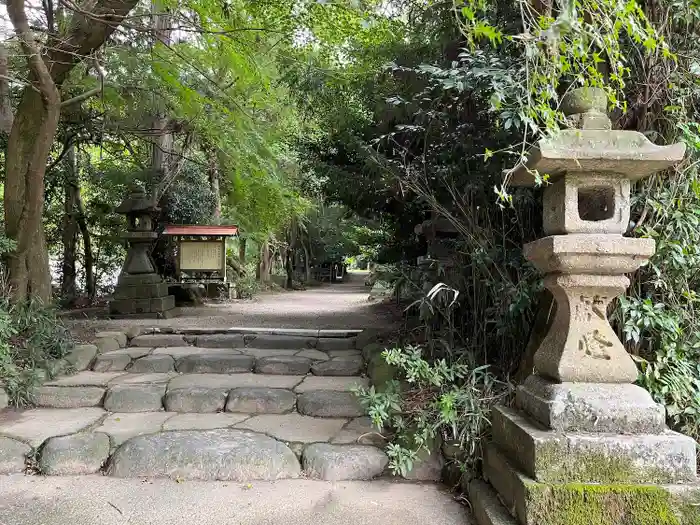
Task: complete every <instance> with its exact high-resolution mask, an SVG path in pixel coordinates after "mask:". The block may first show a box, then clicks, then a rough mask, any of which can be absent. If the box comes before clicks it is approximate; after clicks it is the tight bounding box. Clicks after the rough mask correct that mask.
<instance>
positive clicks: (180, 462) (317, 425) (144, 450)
mask: <svg viewBox="0 0 700 525" xmlns="http://www.w3.org/2000/svg"><path fill="white" fill-rule="evenodd" d="M383 444H384V440H383V438H382V437H381V436H380V435H379V434H378V433H376V432H375V431H374V429H373V427H372V425H371V422H370V421H369V419H368V418H366V417H346V418H332V419H331V418H315V417H310V416H306V415H301V414H298V413H287V414H255V413H228V412H219V413H212V414H183V413H176V412H163V411H157V412H141V413H109V412H107V411H105V410H103V409H100V408H94V407H87V408H78V409H46V408H38V409H31V410H25V411H14V412H4V413H3V414H2V416H0V474H9V473H14V472H22V471H24V469H25V468H28V467H29V466H32V465H33V466H34V468H36V469H37V470H38V471H39V472H41V473H43V474H47V475H75V474H91V473H97V472H104V473H106V474H107V475H110V476H115V477H166V478H173V479H183V480H184V479H198V480H235V481H253V480H275V479H283V478H296V477H300V476H304V477H310V478H318V479H326V480H350V479H371V478H374V477H377V476H380V475H382V474H383V473H384V472H385V469H386V466H387V464H388V458H387V456H386V455H385V454H384V452H383V451H382V450H381V449H380V448H377V447H381V446H383Z"/></svg>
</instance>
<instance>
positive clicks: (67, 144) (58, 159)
mask: <svg viewBox="0 0 700 525" xmlns="http://www.w3.org/2000/svg"><path fill="white" fill-rule="evenodd" d="M73 139H75V134H73V135H69V136H68V138H66V141H65V142H64V143H63V150H61V153H60V154H59V155H58V157H56V159H55V160H54V161H53V162H52V163H51V164H49V165H48V166H47V167H46V173H49V172H51V171H52V170H53V169H54V168H55V167H56V166H58V163H59V162H61V161H62V160H63V157H65V156H66V153H68V150H69V149H70V148H71V146H73V145H74V143H73Z"/></svg>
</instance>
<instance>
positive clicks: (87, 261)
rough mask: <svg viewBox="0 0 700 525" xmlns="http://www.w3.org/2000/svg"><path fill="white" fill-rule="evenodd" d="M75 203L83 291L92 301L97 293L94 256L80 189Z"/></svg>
mask: <svg viewBox="0 0 700 525" xmlns="http://www.w3.org/2000/svg"><path fill="white" fill-rule="evenodd" d="M75 203H76V206H77V208H78V217H77V219H78V227H79V228H80V235H81V236H82V238H83V255H84V261H83V266H84V267H85V291H86V292H87V295H88V298H89V299H90V302H92V301H94V299H95V295H96V293H97V279H96V277H95V257H94V255H93V252H92V235H90V230H89V229H88V225H87V218H86V216H85V206H84V205H83V199H82V198H81V197H80V191H78V194H77V198H76V202H75Z"/></svg>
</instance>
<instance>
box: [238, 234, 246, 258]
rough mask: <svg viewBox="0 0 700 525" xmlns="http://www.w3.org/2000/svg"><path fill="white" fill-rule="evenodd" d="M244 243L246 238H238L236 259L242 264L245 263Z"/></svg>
mask: <svg viewBox="0 0 700 525" xmlns="http://www.w3.org/2000/svg"><path fill="white" fill-rule="evenodd" d="M245 245H246V239H243V238H240V237H239V239H238V260H239V261H241V264H242V265H245V247H246V246H245Z"/></svg>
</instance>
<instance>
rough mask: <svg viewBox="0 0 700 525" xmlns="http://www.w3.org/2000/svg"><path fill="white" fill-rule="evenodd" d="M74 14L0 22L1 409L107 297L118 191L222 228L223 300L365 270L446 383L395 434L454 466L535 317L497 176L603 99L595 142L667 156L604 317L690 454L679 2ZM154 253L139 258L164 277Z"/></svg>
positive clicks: (17, 9)
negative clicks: (76, 309)
mask: <svg viewBox="0 0 700 525" xmlns="http://www.w3.org/2000/svg"><path fill="white" fill-rule="evenodd" d="M81 6H82V4H80V5H79V4H75V3H73V2H69V1H67V0H61V1H58V0H43V1H42V2H41V3H38V2H37V3H25V2H24V1H23V0H8V2H7V12H6V14H5V15H4V22H5V23H4V25H3V31H4V33H3V37H4V39H3V43H2V47H0V120H1V122H0V124H1V125H0V128H1V129H2V133H1V136H2V139H1V140H2V147H1V148H0V155H2V157H3V158H2V162H0V166H2V170H3V171H2V173H0V191H1V192H2V194H3V209H2V214H3V217H4V221H3V229H2V230H0V253H1V254H2V255H3V265H2V279H3V281H2V285H3V290H4V298H3V299H2V302H1V303H0V336H2V337H1V338H0V379H2V380H4V381H5V382H6V383H7V384H10V385H15V387H14V388H15V389H16V390H17V392H18V394H17V395H16V396H15V398H16V399H17V400H21V399H23V397H22V395H20V393H19V392H20V391H21V389H22V387H21V385H27V384H30V383H31V381H34V380H35V379H36V378H37V375H36V374H35V369H36V368H37V367H39V366H40V365H41V364H42V363H43V362H44V361H46V360H47V359H51V358H55V357H60V356H61V355H62V352H64V351H65V348H66V345H68V344H69V342H68V341H67V340H66V338H65V337H64V335H62V334H64V332H63V331H62V330H61V328H60V324H57V323H56V320H55V317H54V316H53V315H54V314H53V313H51V310H47V307H48V305H50V304H57V305H60V306H61V307H73V306H85V305H88V304H92V303H94V302H95V301H100V300H101V299H102V298H104V297H105V296H108V294H109V293H110V292H111V290H112V287H113V285H114V280H115V277H116V273H117V272H118V270H119V268H120V266H121V263H122V261H123V257H124V253H125V252H124V246H123V242H122V240H121V238H120V232H121V231H122V230H123V223H122V219H121V218H120V217H119V216H117V215H116V214H115V213H114V210H115V208H116V207H117V205H118V204H119V202H120V201H121V199H122V198H123V196H124V195H125V193H126V191H127V189H128V187H130V186H131V185H132V184H134V183H139V184H141V185H143V186H144V187H145V188H146V189H147V191H148V193H149V195H150V196H151V197H152V199H153V201H154V202H155V203H157V204H158V205H159V206H160V208H161V210H162V211H161V214H160V217H159V223H160V224H161V225H162V224H165V223H178V224H215V223H221V224H238V225H239V226H240V227H241V231H242V236H241V238H240V239H239V240H238V241H237V242H236V243H234V244H232V245H231V247H230V253H229V260H230V264H231V265H232V267H233V268H234V269H235V272H236V273H237V274H238V278H239V280H240V286H241V288H246V289H249V290H251V291H253V290H254V289H257V287H259V286H262V285H264V284H265V283H266V282H267V281H269V280H270V278H271V275H272V273H275V272H279V273H281V274H285V275H286V269H287V268H288V265H287V261H299V260H306V261H313V262H315V263H318V262H320V261H326V260H329V259H340V258H344V257H355V258H359V260H360V261H361V262H362V261H364V262H372V263H373V264H378V265H380V267H381V272H382V275H381V278H382V279H384V280H386V281H388V282H390V283H392V284H393V285H397V286H399V287H403V288H404V289H406V290H408V292H407V294H406V297H408V296H410V297H411V298H412V299H411V301H413V300H416V302H414V303H413V306H412V307H411V308H409V309H408V310H407V316H408V317H409V318H410V320H409V321H407V325H406V326H407V330H406V333H405V334H403V335H402V338H403V339H402V341H403V342H402V344H404V345H413V344H417V345H420V346H419V347H417V348H419V349H420V351H419V352H418V353H414V352H413V350H410V348H414V347H413V346H410V348H409V350H407V354H406V355H410V356H413V357H412V359H413V358H415V359H414V361H413V362H414V364H416V366H418V364H420V363H421V362H422V361H421V360H423V359H425V360H427V361H428V362H429V363H435V362H439V361H440V360H441V359H444V360H445V363H446V366H448V367H463V368H459V370H462V372H463V373H461V375H458V377H457V378H456V379H453V381H452V382H450V383H449V384H447V385H446V386H445V389H446V390H443V391H442V392H438V393H436V394H434V395H433V396H432V397H431V396H428V398H426V399H427V401H425V402H424V403H423V404H422V405H420V406H418V407H417V410H416V412H415V414H417V416H416V417H417V418H418V419H419V420H420V421H421V422H422V423H424V424H425V425H426V428H428V429H429V432H427V434H430V436H432V437H435V436H440V437H441V438H442V439H444V440H457V441H458V442H459V444H460V446H461V447H462V448H463V449H465V450H467V451H468V452H467V454H466V458H467V459H466V460H465V464H467V463H470V462H471V461H472V459H474V458H478V454H479V452H478V451H479V447H478V442H479V439H480V438H481V436H483V435H484V432H486V431H487V417H486V414H487V410H488V406H489V404H490V403H491V402H493V400H494V399H496V398H498V399H500V398H501V396H502V395H505V394H506V393H507V392H508V390H509V386H508V385H512V383H513V382H517V381H520V380H522V379H523V378H524V377H525V376H526V375H527V374H528V373H529V372H530V368H531V366H530V364H529V363H530V361H529V358H530V356H529V352H530V350H531V349H528V347H527V341H528V340H529V338H530V336H531V333H532V332H533V330H534V331H537V330H541V329H542V327H543V326H546V323H547V320H548V317H549V314H550V313H551V312H550V310H551V308H550V307H551V300H550V298H548V297H547V295H546V292H543V290H542V284H541V279H540V276H539V275H538V274H537V273H536V272H535V271H534V269H533V268H532V267H531V266H530V265H529V264H527V263H526V262H525V261H524V259H523V257H522V252H521V248H522V245H523V244H524V243H526V242H528V241H530V240H533V239H535V238H537V237H539V236H540V235H541V233H542V232H541V225H540V214H541V203H540V195H539V190H534V191H533V190H518V191H517V192H516V191H511V190H510V189H508V188H507V187H506V186H504V185H503V175H502V173H503V170H504V169H509V168H512V167H513V166H515V165H516V164H517V163H518V162H519V161H520V160H521V155H522V153H523V151H525V150H526V149H527V147H528V146H529V145H531V144H532V143H534V142H535V141H536V140H537V139H538V138H540V137H542V136H543V135H546V134H547V133H551V132H553V131H554V130H555V129H556V128H557V127H559V126H560V125H562V124H563V121H562V118H561V115H560V114H559V112H558V103H559V101H560V99H561V96H562V95H563V94H564V93H565V92H566V91H567V90H568V89H570V88H571V87H576V86H579V85H601V86H604V87H605V88H606V89H607V91H608V95H609V99H610V108H611V114H612V116H613V122H614V127H615V128H618V129H627V130H637V131H640V132H642V133H644V134H646V135H647V136H648V137H649V138H650V139H651V140H653V141H654V142H656V143H658V144H667V143H671V142H674V141H679V140H683V141H685V142H686V144H687V145H688V147H689V156H688V158H687V160H686V161H685V162H684V163H683V164H682V165H680V166H678V167H677V168H676V169H675V170H673V171H672V172H668V173H663V174H659V175H658V176H657V177H655V178H653V179H652V180H649V181H647V182H645V183H643V184H642V185H640V186H639V187H638V188H636V190H635V194H634V202H633V214H632V222H631V224H630V228H629V231H628V235H634V236H646V237H651V238H654V239H655V240H656V241H657V253H656V255H655V256H654V258H653V259H652V261H651V262H650V263H649V265H647V266H646V267H645V268H643V269H642V270H640V271H639V272H638V273H637V274H636V275H635V276H634V278H633V285H632V287H631V288H630V290H629V293H628V295H627V296H626V297H624V298H622V299H620V301H618V302H617V303H616V304H615V309H614V311H612V312H610V314H611V317H612V319H613V320H614V323H615V326H616V328H617V329H618V330H619V333H620V336H621V338H622V339H623V340H624V341H625V343H626V345H627V347H628V349H629V351H630V352H631V353H632V354H633V356H634V357H635V359H636V360H637V362H638V363H639V369H640V376H639V383H640V384H641V385H642V386H644V387H645V388H647V389H649V391H650V392H652V394H653V395H654V396H655V398H656V399H657V400H658V401H659V402H662V403H664V404H665V405H666V407H667V409H668V414H669V422H670V424H671V425H672V426H673V427H674V428H676V429H678V430H681V431H683V432H686V433H689V434H691V435H693V436H696V437H697V436H700V396H699V395H698V392H700V327H699V326H698V320H697V319H698V318H697V316H696V315H695V312H696V308H697V307H698V300H699V299H698V295H697V288H698V279H699V278H700V271H699V270H700V252H699V248H698V246H700V233H699V232H700V228H699V226H700V182H699V181H698V162H697V161H698V158H700V157H699V156H698V155H699V153H700V128H699V127H698V123H697V115H698V109H697V103H698V95H700V85H699V81H700V53H699V47H698V46H699V44H698V42H700V5H698V3H697V0H655V1H643V0H638V1H632V2H628V3H626V4H619V3H617V2H591V1H588V0H575V1H573V0H572V1H565V2H554V3H539V2H524V1H505V0H504V1H498V2H494V3H487V2H485V1H478V0H468V1H464V2H462V1H458V2H453V1H447V2H441V1H430V2H422V1H408V0H406V1H398V0H397V1H378V0H377V1H371V0H365V1H362V0H357V1H346V2H334V1H321V0H298V1H294V2H278V1H276V0H256V1H246V0H223V1H210V0H182V1H172V0H164V1H154V2H152V3H151V2H138V1H136V0H98V1H97V2H95V3H91V4H90V5H89V6H87V5H86V6H82V7H81ZM431 216H439V217H442V218H444V219H446V220H447V221H448V222H449V223H450V224H451V225H452V227H453V228H454V229H455V230H456V231H457V232H458V236H457V238H456V239H455V240H454V242H453V250H452V253H451V256H450V257H451V258H452V261H451V264H449V265H447V266H446V267H445V268H438V271H437V275H438V277H439V279H438V280H439V281H440V282H442V283H443V284H444V287H443V288H440V289H439V290H436V291H435V290H434V293H432V294H430V295H428V296H425V295H424V294H423V293H421V292H420V290H421V279H422V277H421V275H420V272H418V271H417V268H416V258H417V257H418V256H421V255H424V254H425V252H426V244H425V238H424V237H422V236H420V235H417V234H416V232H415V231H414V227H415V226H416V225H417V224H419V223H421V222H422V221H424V220H426V219H427V218H429V217H431ZM172 254H173V246H172V245H171V244H169V243H168V242H166V241H164V240H161V241H159V242H158V243H157V244H156V246H155V247H154V258H155V259H156V261H157V263H158V266H159V269H160V271H161V272H162V273H163V274H164V275H165V276H166V277H167V276H170V275H172V268H173V262H172V261H173V255H172ZM362 264H364V263H362ZM448 266H449V267H450V268H456V269H457V270H456V271H447V270H446V268H447V267H448ZM306 276H308V274H306V275H301V276H296V277H295V280H296V279H299V280H303V279H304V278H305V277H306ZM455 291H458V292H459V294H458V295H457V294H455ZM455 296H457V298H456V300H455V301H453V299H454V297H455ZM409 302H410V301H409ZM407 348H408V347H407ZM484 364H486V365H490V367H489V368H488V369H481V368H479V366H480V365H484ZM486 370H488V371H486ZM465 385H466V386H465ZM445 392H448V393H450V394H451V395H452V394H454V395H456V396H457V399H456V400H455V401H454V404H453V406H452V408H451V410H452V412H449V411H447V412H446V411H445V407H444V406H443V405H441V403H442V402H444V397H443V396H442V394H444V393H445ZM496 392H497V394H496ZM392 395H396V396H399V398H400V400H403V401H405V399H403V398H401V397H400V396H401V394H399V393H394V394H392ZM375 401H376V402H377V403H379V402H381V401H382V400H381V399H379V400H375ZM475 414H476V415H475ZM419 416H420V417H419ZM427 434H426V435H427ZM424 441H425V440H423V441H419V442H417V444H416V443H414V444H413V446H411V445H407V446H406V447H405V450H404V451H403V452H400V451H399V452H397V453H396V454H397V455H398V454H400V453H401V454H404V453H411V451H412V452H413V453H415V451H416V450H417V449H420V447H421V446H423V444H424ZM406 450H408V452H406ZM397 455H395V456H394V459H395V458H396V457H397Z"/></svg>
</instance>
